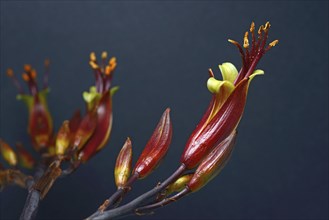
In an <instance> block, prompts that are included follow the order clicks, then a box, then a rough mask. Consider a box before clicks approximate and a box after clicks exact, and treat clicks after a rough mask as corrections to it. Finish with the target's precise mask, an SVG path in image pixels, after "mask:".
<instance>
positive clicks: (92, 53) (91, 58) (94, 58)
mask: <svg viewBox="0 0 329 220" xmlns="http://www.w3.org/2000/svg"><path fill="white" fill-rule="evenodd" d="M90 61H92V62H96V55H95V52H91V53H90Z"/></svg>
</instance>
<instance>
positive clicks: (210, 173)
mask: <svg viewBox="0 0 329 220" xmlns="http://www.w3.org/2000/svg"><path fill="white" fill-rule="evenodd" d="M235 140H236V131H233V133H232V134H231V135H229V136H228V137H227V138H226V139H225V140H223V141H222V142H221V143H220V144H218V145H217V146H216V147H215V148H214V149H213V150H212V151H211V152H210V154H209V155H207V156H206V157H205V159H204V160H203V161H202V162H201V163H200V165H199V166H198V168H197V170H196V171H195V173H194V175H193V177H192V178H191V180H190V181H189V183H188V184H187V186H188V188H189V189H190V190H191V191H192V192H195V191H198V190H199V189H201V188H202V187H203V186H205V185H206V184H207V183H208V182H209V181H210V180H212V179H213V178H214V177H215V176H217V175H218V174H219V172H220V171H221V170H222V169H223V168H224V166H225V165H226V163H227V162H228V160H229V158H230V155H231V153H232V151H233V148H234V144H235Z"/></svg>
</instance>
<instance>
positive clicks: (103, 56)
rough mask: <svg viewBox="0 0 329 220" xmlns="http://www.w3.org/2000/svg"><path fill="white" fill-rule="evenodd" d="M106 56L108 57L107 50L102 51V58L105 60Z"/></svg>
mask: <svg viewBox="0 0 329 220" xmlns="http://www.w3.org/2000/svg"><path fill="white" fill-rule="evenodd" d="M106 58H107V52H106V51H104V52H103V53H102V59H103V60H105V59H106Z"/></svg>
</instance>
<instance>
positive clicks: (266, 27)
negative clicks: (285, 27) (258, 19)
mask: <svg viewBox="0 0 329 220" xmlns="http://www.w3.org/2000/svg"><path fill="white" fill-rule="evenodd" d="M270 27H271V24H270V22H266V24H265V27H264V31H268V30H269V29H270Z"/></svg>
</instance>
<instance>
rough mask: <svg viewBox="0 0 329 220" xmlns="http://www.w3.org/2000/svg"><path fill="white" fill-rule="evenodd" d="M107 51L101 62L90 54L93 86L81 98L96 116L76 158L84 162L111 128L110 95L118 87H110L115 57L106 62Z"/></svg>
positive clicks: (95, 150) (100, 145)
mask: <svg viewBox="0 0 329 220" xmlns="http://www.w3.org/2000/svg"><path fill="white" fill-rule="evenodd" d="M106 59H107V53H106V52H103V53H102V63H101V64H98V63H97V61H96V56H95V54H94V53H91V54H90V63H89V64H90V65H91V67H92V69H93V70H94V72H95V77H96V83H95V87H92V88H91V89H90V92H85V93H84V94H83V98H84V100H85V102H86V104H87V111H88V112H95V114H96V116H97V122H96V128H95V132H94V133H93V135H92V136H91V137H90V139H89V140H88V141H87V142H86V144H85V145H84V146H83V147H82V148H81V151H80V152H79V155H78V158H79V160H81V161H82V162H86V161H87V160H89V159H90V158H91V157H92V156H93V155H95V154H96V153H97V152H98V151H100V150H101V149H102V148H103V147H104V146H105V145H106V144H107V142H108V140H109V137H110V133H111V129H112V121H113V116H112V96H113V94H114V93H115V92H116V91H117V90H118V87H113V88H112V87H111V83H112V78H113V72H114V70H115V68H116V65H117V64H116V59H115V58H114V57H113V58H111V59H110V60H109V61H108V63H106Z"/></svg>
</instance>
